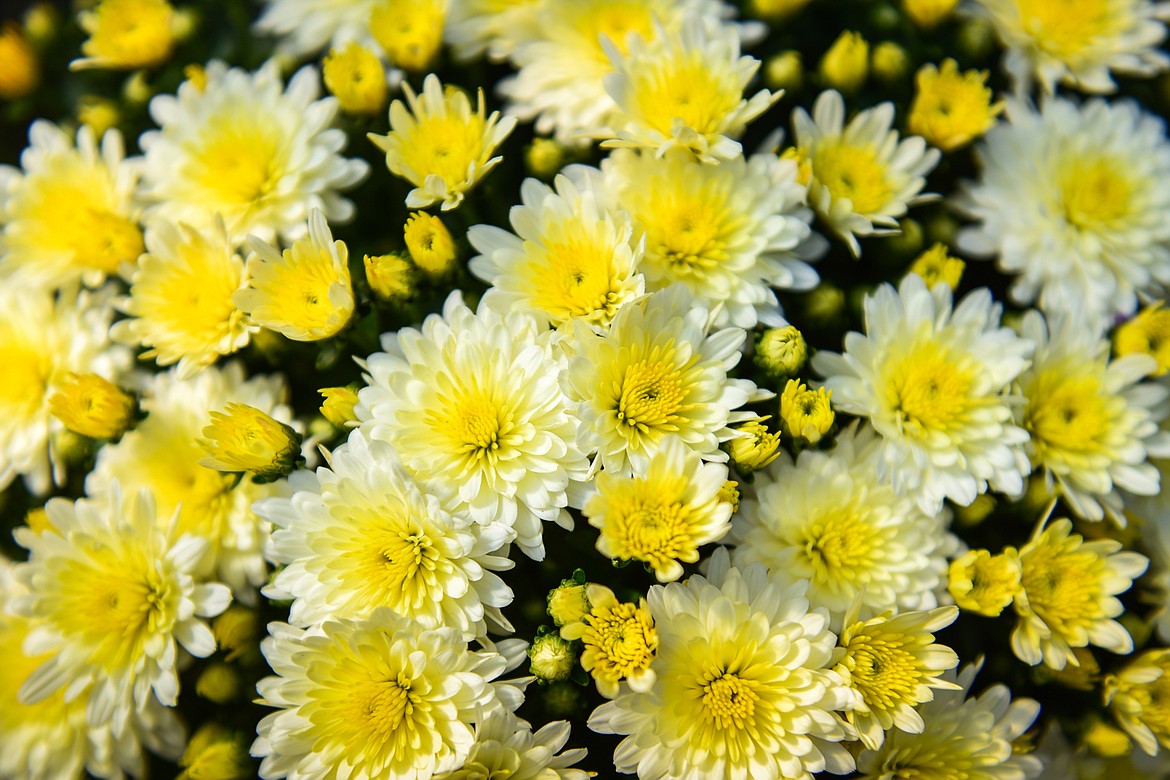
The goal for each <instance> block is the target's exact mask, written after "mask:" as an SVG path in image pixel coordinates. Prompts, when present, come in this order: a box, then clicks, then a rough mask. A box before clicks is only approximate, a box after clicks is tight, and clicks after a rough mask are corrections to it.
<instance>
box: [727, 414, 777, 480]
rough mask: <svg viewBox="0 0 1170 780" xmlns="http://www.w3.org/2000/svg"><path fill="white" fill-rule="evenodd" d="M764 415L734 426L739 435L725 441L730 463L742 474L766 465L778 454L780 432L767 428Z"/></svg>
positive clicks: (766, 420) (767, 417)
mask: <svg viewBox="0 0 1170 780" xmlns="http://www.w3.org/2000/svg"><path fill="white" fill-rule="evenodd" d="M770 419H772V416H771V415H766V416H764V417H761V418H760V419H758V420H748V421H747V422H745V423H743V424H742V425H740V426H739V427H738V428H736V431H737V432H739V433H740V434H741V435H740V436H737V437H735V438H734V439H732V440H731V441H729V442H728V443H727V454H728V455H730V456H731V465H732V466H733V467H734V468H735V470H736V471H737V472H739V473H740V474H743V475H745V476H746V475H748V474H751V473H752V472H754V471H759V470H760V469H762V468H764V467H765V466H767V465H768V464H769V463H771V462H772V461H774V460H776V458H778V457H779V456H780V453H781V452H782V450H781V449H780V432H779V431H769V430H768V424H767V423H768V420H770Z"/></svg>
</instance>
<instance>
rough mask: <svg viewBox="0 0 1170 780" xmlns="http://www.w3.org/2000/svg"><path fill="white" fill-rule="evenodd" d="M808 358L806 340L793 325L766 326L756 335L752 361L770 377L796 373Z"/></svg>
mask: <svg viewBox="0 0 1170 780" xmlns="http://www.w3.org/2000/svg"><path fill="white" fill-rule="evenodd" d="M806 360H808V342H806V341H805V340H804V334H802V333H801V332H800V330H799V329H797V327H796V326H795V325H786V326H784V327H783V328H768V329H767V330H765V331H764V332H763V333H762V334H760V335H758V336H757V337H756V349H755V352H754V353H753V354H752V362H754V363H755V364H756V365H757V366H759V367H760V368H762V369H763V370H764V371H765V372H766V373H767V375H768V377H769V378H770V379H781V378H784V377H790V376H794V375H796V373H797V372H799V371H800V369H802V368H804V363H805V361H806Z"/></svg>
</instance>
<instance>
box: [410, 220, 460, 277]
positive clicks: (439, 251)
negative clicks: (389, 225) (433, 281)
mask: <svg viewBox="0 0 1170 780" xmlns="http://www.w3.org/2000/svg"><path fill="white" fill-rule="evenodd" d="M402 237H403V239H404V240H405V242H406V250H407V251H408V252H410V259H411V260H413V261H414V264H415V265H416V266H418V268H419V270H421V271H422V272H423V273H425V274H427V275H428V276H433V277H439V276H443V275H444V274H447V273H449V272H450V271H451V269H453V268H454V267H455V259H456V255H455V240H454V239H453V238H451V231H449V230H447V226H446V225H444V224H443V220H441V219H439V218H438V217H436V216H435V215H434V214H427V213H426V212H424V211H416V212H415V213H413V214H411V215H410V216H409V217H407V219H406V224H405V225H403V227H402Z"/></svg>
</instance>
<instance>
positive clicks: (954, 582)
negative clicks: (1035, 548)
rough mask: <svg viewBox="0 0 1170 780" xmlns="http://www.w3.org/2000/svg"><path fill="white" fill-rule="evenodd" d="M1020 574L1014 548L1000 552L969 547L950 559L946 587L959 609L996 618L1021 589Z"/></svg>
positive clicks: (1018, 559)
mask: <svg viewBox="0 0 1170 780" xmlns="http://www.w3.org/2000/svg"><path fill="white" fill-rule="evenodd" d="M1020 575H1021V572H1020V558H1019V555H1018V554H1017V552H1016V550H1015V549H1014V548H1011V547H1009V548H1007V549H1006V550H1004V551H1003V552H1002V553H1000V554H999V555H992V554H991V553H990V552H989V551H988V550H970V551H969V552H966V553H964V554H963V555H962V556H960V557H958V558H956V559H955V560H953V561H951V565H950V573H949V580H948V583H947V588H948V590H949V591H950V593H951V596H952V597H954V599H955V604H957V605H958V606H959V609H962V610H963V611H965V612H974V613H975V614H977V615H985V616H987V617H997V616H999V614H1000V613H1001V612H1003V611H1004V609H1006V608H1007V606H1008V605H1009V604H1011V603H1012V600H1013V599H1014V598H1015V597H1016V595H1017V594H1018V593H1019V592H1020Z"/></svg>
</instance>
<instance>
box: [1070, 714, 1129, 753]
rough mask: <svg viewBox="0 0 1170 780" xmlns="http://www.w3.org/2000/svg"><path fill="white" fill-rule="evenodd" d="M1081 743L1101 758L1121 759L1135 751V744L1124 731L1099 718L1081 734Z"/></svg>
mask: <svg viewBox="0 0 1170 780" xmlns="http://www.w3.org/2000/svg"><path fill="white" fill-rule="evenodd" d="M1081 743H1082V744H1083V745H1084V746H1085V747H1087V748H1088V749H1089V750H1091V751H1092V752H1093V753H1095V754H1096V755H1098V756H1100V757H1101V758H1121V757H1122V756H1127V755H1129V754H1130V751H1131V750H1133V743H1132V742H1130V740H1129V737H1128V736H1126V733H1125V732H1124V731H1122V730H1121V729H1119V728H1117V727H1116V726H1114V725H1111V724H1109V723H1106V722H1105V721H1103V720H1101V719H1100V718H1098V717H1094V718H1093V719H1092V721H1091V722H1090V723H1089V726H1088V728H1086V729H1085V731H1084V733H1083V734H1081Z"/></svg>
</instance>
